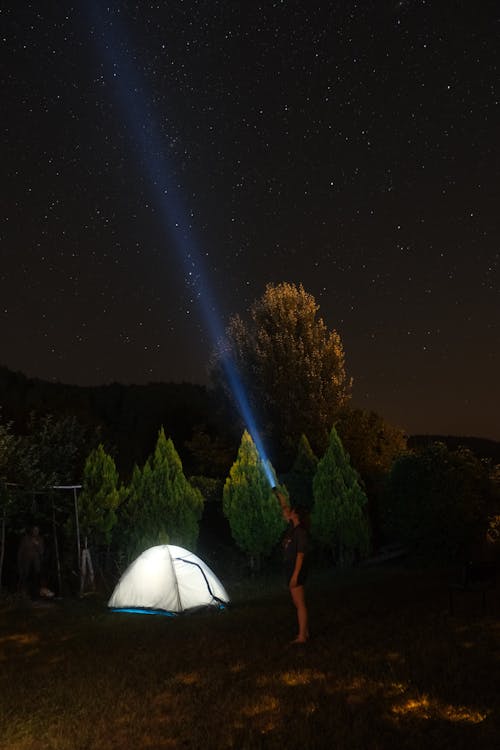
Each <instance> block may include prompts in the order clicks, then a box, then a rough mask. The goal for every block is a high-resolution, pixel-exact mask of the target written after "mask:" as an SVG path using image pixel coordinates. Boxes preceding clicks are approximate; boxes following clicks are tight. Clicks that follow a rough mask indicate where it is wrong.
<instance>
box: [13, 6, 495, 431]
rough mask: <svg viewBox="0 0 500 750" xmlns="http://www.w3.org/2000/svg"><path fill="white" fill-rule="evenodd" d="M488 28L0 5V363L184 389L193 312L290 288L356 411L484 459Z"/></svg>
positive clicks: (326, 9) (490, 403)
mask: <svg viewBox="0 0 500 750" xmlns="http://www.w3.org/2000/svg"><path fill="white" fill-rule="evenodd" d="M8 6H10V7H8ZM499 17H500V11H499V6H498V3H497V2H487V1H486V0H481V2H465V1H464V2H452V1H449V0H448V1H447V0H442V1H440V2H437V0H434V1H433V2H431V0H429V1H428V2H424V1H420V2H417V1H415V2H410V1H406V2H383V0H362V1H361V2H336V1H335V0H332V2H328V3H327V2H318V3H316V2H313V1H311V2H305V0H300V2H296V1H288V2H287V1H284V0H282V1H281V2H278V1H275V2H237V0H225V1H219V0H203V1H202V0H198V2H196V1H195V0H193V1H192V2H191V1H189V0H185V2H182V1H181V0H177V1H176V2H174V1H172V2H167V1H166V0H165V1H164V2H141V3H137V2H97V1H96V0H82V2H78V3H71V2H68V3H66V2H55V1H54V2H50V1H46V2H24V1H19V2H11V3H6V4H4V7H3V10H2V11H1V13H0V22H1V30H2V31H1V36H2V67H1V82H2V89H3V97H2V104H3V106H2V173H3V189H2V204H1V205H2V208H1V217H0V218H1V246H0V247H1V249H0V252H1V267H0V342H1V352H0V363H2V364H3V365H6V366H7V367H9V368H11V369H14V370H20V371H22V372H24V373H25V374H27V375H29V376H36V377H40V378H44V379H47V380H57V381H61V382H66V383H78V384H82V385H89V384H101V383H108V382H112V381H118V382H122V383H131V382H136V383H146V382H151V381H167V382H168V381H182V380H186V381H191V382H200V383H202V382H206V365H207V360H208V356H209V353H210V350H211V348H212V345H213V341H212V339H211V334H210V326H209V325H207V319H206V313H207V310H208V311H213V310H214V309H216V310H217V311H218V313H219V315H220V316H221V320H222V322H223V324H225V322H226V321H227V318H228V316H229V315H230V314H232V313H234V312H243V311H244V310H245V309H246V308H247V307H248V306H249V305H250V304H251V302H252V301H253V300H254V299H256V298H258V297H260V296H261V294H262V293H263V291H264V288H265V285H266V283H268V282H280V281H290V282H295V283H299V282H301V283H303V285H304V287H305V288H306V290H307V291H308V292H310V293H312V294H313V295H314V296H315V298H316V300H317V302H318V303H319V304H320V314H321V315H322V317H323V318H324V320H325V322H326V323H327V325H328V326H329V327H330V328H336V329H337V330H338V331H339V333H340V335H341V338H342V341H343V344H344V348H345V351H346V357H347V369H348V372H349V374H350V375H352V376H353V378H354V404H355V405H356V406H359V407H362V408H366V409H374V410H375V411H378V412H379V413H381V414H382V415H383V416H384V417H385V418H386V419H388V420H389V421H391V422H393V423H395V424H397V425H399V426H400V427H402V428H403V429H405V430H406V431H408V432H409V433H439V434H458V435H475V436H479V437H489V438H493V439H500V398H499V387H498V383H499V382H500V293H499V292H500V276H499V219H498V215H499V214H500V211H499V209H498V202H499V201H498V194H499V191H498V185H499V169H498V167H499V162H498V141H499V137H500V127H499V126H500V118H499V116H498V109H499V107H498V104H499V93H498V75H499V69H498V60H499V44H498V40H499V38H500V36H499V31H500V23H499ZM176 224H178V226H176ZM201 263H203V267H202V266H201ZM200 302H201V305H200V304H199V303H200Z"/></svg>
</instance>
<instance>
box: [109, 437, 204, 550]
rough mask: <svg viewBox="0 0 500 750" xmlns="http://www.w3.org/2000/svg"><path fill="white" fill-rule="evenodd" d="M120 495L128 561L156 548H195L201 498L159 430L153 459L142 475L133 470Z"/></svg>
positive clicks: (168, 440) (148, 461)
mask: <svg viewBox="0 0 500 750" xmlns="http://www.w3.org/2000/svg"><path fill="white" fill-rule="evenodd" d="M124 493H125V496H126V500H125V502H124V512H123V519H122V527H123V530H124V538H125V539H126V540H127V541H126V546H127V557H128V558H130V557H135V556H136V555H137V554H139V553H140V552H141V551H143V550H145V549H147V548H148V547H152V546H154V545H156V544H167V543H170V544H178V545H180V546H182V547H187V548H188V549H191V550H192V549H194V548H195V547H196V542H197V540H198V533H199V519H200V517H201V513H202V510H203V498H202V495H201V493H200V492H199V490H197V489H195V488H194V487H192V486H191V484H190V483H189V482H188V480H187V479H186V477H185V475H184V472H183V469H182V461H181V459H180V456H179V454H178V453H177V451H176V449H175V446H174V444H173V442H172V440H171V439H170V438H168V439H167V438H166V436H165V431H164V429H163V427H162V428H161V429H160V431H159V433H158V440H157V442H156V447H155V451H154V454H153V456H152V457H149V458H148V459H147V461H146V463H145V464H144V467H143V469H142V471H141V470H140V469H139V467H138V466H135V467H134V471H133V474H132V479H131V482H130V485H129V486H128V487H127V488H126V489H125V490H124Z"/></svg>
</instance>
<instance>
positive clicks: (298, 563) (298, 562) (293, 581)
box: [289, 552, 304, 589]
mask: <svg viewBox="0 0 500 750" xmlns="http://www.w3.org/2000/svg"><path fill="white" fill-rule="evenodd" d="M303 564H304V553H303V552H297V557H296V558H295V568H294V569H293V573H292V577H291V578H290V584H289V585H290V588H291V589H294V588H296V587H297V581H298V579H299V573H300V571H301V570H302V565H303Z"/></svg>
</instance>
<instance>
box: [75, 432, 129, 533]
mask: <svg viewBox="0 0 500 750" xmlns="http://www.w3.org/2000/svg"><path fill="white" fill-rule="evenodd" d="M119 503H120V494H119V492H118V472H117V470H116V466H115V462H114V460H113V458H112V456H110V455H108V454H107V453H106V451H105V450H104V447H103V446H102V445H99V446H98V447H97V448H95V449H94V450H93V451H92V452H91V453H90V454H89V456H88V458H87V460H86V462H85V467H84V469H83V482H82V491H81V493H80V495H79V498H78V510H79V523H80V530H81V532H82V535H84V536H86V535H88V536H94V537H95V538H96V541H97V543H99V542H100V543H103V544H106V545H108V544H109V543H110V542H111V532H112V530H113V527H114V525H115V524H116V520H117V516H116V511H117V508H118V505H119Z"/></svg>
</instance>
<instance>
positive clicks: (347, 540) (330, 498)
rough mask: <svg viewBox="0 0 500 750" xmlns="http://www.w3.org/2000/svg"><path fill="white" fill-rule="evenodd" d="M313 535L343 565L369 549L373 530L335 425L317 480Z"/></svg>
mask: <svg viewBox="0 0 500 750" xmlns="http://www.w3.org/2000/svg"><path fill="white" fill-rule="evenodd" d="M313 495H314V508H313V512H312V517H311V520H312V534H313V538H314V539H315V540H316V541H317V543H318V545H319V546H320V548H322V549H324V550H328V551H330V552H331V553H332V554H333V557H334V559H335V560H336V561H337V562H338V563H339V564H340V565H348V564H350V563H352V562H353V561H354V560H355V559H356V558H359V557H363V556H365V555H366V554H367V553H368V551H369V545H370V531H369V525H368V521H367V518H366V515H365V506H366V504H367V502H368V500H367V497H366V495H365V493H364V491H363V489H362V488H361V485H360V482H359V475H358V473H357V472H356V470H355V469H354V468H353V467H352V466H351V463H350V459H349V454H348V453H346V451H345V450H344V448H343V446H342V443H341V441H340V438H339V436H338V434H337V431H336V430H335V428H332V431H331V433H330V442H329V445H328V448H327V450H326V453H325V455H324V456H323V458H322V459H321V460H320V462H319V464H318V469H317V471H316V475H315V477H314V480H313Z"/></svg>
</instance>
